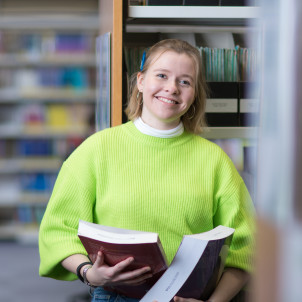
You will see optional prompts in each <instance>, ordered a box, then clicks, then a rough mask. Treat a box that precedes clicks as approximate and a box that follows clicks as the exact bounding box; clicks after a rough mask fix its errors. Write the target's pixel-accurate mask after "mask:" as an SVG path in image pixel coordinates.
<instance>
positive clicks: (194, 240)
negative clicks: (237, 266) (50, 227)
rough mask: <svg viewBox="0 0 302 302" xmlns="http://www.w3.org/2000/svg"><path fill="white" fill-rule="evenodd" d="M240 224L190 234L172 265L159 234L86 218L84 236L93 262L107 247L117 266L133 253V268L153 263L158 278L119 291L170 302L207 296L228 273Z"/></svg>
mask: <svg viewBox="0 0 302 302" xmlns="http://www.w3.org/2000/svg"><path fill="white" fill-rule="evenodd" d="M233 232H234V229H232V228H228V227H224V226H218V227H216V228H215V229H213V230H211V231H208V232H205V233H200V234H195V235H185V236H184V237H183V240H182V242H181V244H180V246H179V249H178V251H177V253H176V255H175V257H174V259H173V261H172V263H171V265H170V266H169V267H168V264H167V260H166V256H165V252H164V250H163V247H162V245H161V242H160V239H159V236H158V234H156V233H151V232H140V231H133V230H126V229H120V228H114V227H108V226H103V225H99V224H94V223H90V222H86V221H83V220H80V222H79V228H78V236H79V238H80V240H81V242H82V244H83V246H84V247H85V249H86V251H87V253H88V256H89V258H90V259H91V261H92V262H94V261H95V260H96V255H97V253H98V251H99V250H101V251H102V252H103V254H104V257H105V262H106V263H107V264H108V265H109V266H113V265H115V264H117V263H118V262H120V261H122V260H124V259H126V258H128V257H130V256H132V257H134V261H133V262H132V263H131V264H130V265H129V267H127V270H133V269H137V268H141V267H144V266H150V267H151V272H152V274H153V277H152V278H149V279H147V280H146V282H145V283H143V284H141V285H138V286H125V285H123V286H122V285H119V286H115V287H114V289H113V288H107V289H108V290H113V291H115V292H118V293H120V294H122V295H126V296H128V297H132V298H136V299H141V298H143V299H142V300H141V301H146V302H150V301H153V300H157V301H158V302H169V301H170V300H171V299H172V298H173V297H174V296H175V295H176V294H177V295H179V296H181V297H188V298H196V299H199V298H203V299H206V298H208V297H209V295H210V294H211V293H212V291H213V290H214V288H215V287H216V284H217V282H218V280H219V278H220V276H221V274H222V270H223V267H224V262H225V259H226V256H227V251H228V246H229V244H230V241H231V239H232V234H233Z"/></svg>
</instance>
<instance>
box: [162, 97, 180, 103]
mask: <svg viewBox="0 0 302 302" xmlns="http://www.w3.org/2000/svg"><path fill="white" fill-rule="evenodd" d="M157 99H158V100H160V101H162V102H165V103H168V104H177V102H175V101H173V100H169V99H166V98H161V97H158V98H157Z"/></svg>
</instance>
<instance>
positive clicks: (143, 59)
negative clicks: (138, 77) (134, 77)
mask: <svg viewBox="0 0 302 302" xmlns="http://www.w3.org/2000/svg"><path fill="white" fill-rule="evenodd" d="M145 61H146V52H145V51H144V53H143V57H142V61H141V67H140V71H142V70H143V68H144V64H145Z"/></svg>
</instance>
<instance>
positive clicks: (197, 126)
mask: <svg viewBox="0 0 302 302" xmlns="http://www.w3.org/2000/svg"><path fill="white" fill-rule="evenodd" d="M166 51H173V52H176V53H178V54H186V55H188V56H189V57H190V58H191V59H192V60H193V62H194V66H196V85H195V100H194V102H193V104H192V105H191V106H190V108H189V110H188V111H187V112H186V113H185V114H184V115H183V116H182V117H181V120H182V122H183V124H184V128H185V129H186V131H188V132H191V133H195V134H200V133H202V132H203V129H204V128H205V127H206V126H207V124H206V120H205V106H206V97H207V85H206V82H205V78H204V73H203V66H202V62H201V56H200V53H199V51H198V50H197V48H195V47H193V46H192V45H190V44H189V43H187V42H185V41H182V40H178V39H166V40H162V41H160V42H158V43H156V44H155V45H153V46H152V47H151V48H150V49H149V50H148V51H147V53H146V60H145V63H144V66H143V69H142V70H141V71H140V72H141V73H143V74H144V73H146V72H147V70H148V68H149V66H150V65H151V64H152V62H153V59H154V58H155V56H156V55H157V57H158V56H159V55H161V54H163V53H164V52H166ZM137 74H138V72H136V73H134V74H133V75H132V77H131V79H130V93H129V95H130V98H129V101H128V104H127V108H126V110H125V113H126V114H127V116H128V119H130V120H134V119H136V118H138V117H140V116H141V114H142V107H143V99H142V98H143V96H142V93H140V92H139V91H138V88H137V82H136V80H137Z"/></svg>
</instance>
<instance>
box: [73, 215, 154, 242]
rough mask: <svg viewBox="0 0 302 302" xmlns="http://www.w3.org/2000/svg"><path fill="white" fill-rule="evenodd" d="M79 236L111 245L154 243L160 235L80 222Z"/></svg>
mask: <svg viewBox="0 0 302 302" xmlns="http://www.w3.org/2000/svg"><path fill="white" fill-rule="evenodd" d="M78 235H82V236H86V237H89V238H92V239H96V240H101V241H105V242H109V243H121V244H126V243H129V244H133V243H153V242H157V241H158V235H157V234H156V233H151V232H139V231H132V230H126V229H120V228H114V227H108V226H102V225H98V224H95V223H90V222H87V221H83V220H80V222H79V228H78Z"/></svg>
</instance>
